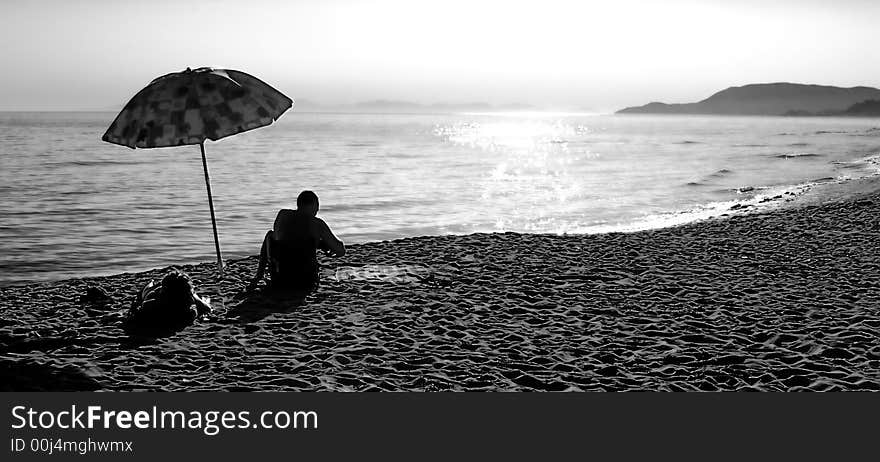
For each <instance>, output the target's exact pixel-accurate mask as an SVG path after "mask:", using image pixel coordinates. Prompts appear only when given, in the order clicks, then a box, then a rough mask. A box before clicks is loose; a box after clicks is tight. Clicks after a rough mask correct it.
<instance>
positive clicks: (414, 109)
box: [295, 99, 536, 113]
mask: <svg viewBox="0 0 880 462" xmlns="http://www.w3.org/2000/svg"><path fill="white" fill-rule="evenodd" d="M295 108H296V109H297V110H298V111H300V112H376V113H420V112H424V113H432V112H433V113H449V112H492V111H528V110H535V109H536V108H535V107H534V106H532V105H529V104H521V103H511V104H502V105H497V106H493V105H491V104H489V103H478V102H473V103H434V104H419V103H414V102H411V101H397V100H385V99H377V100H372V101H362V102H358V103H354V104H345V105H332V106H324V105H320V104H317V103H315V102H312V101H306V100H302V99H297V100H296V105H295Z"/></svg>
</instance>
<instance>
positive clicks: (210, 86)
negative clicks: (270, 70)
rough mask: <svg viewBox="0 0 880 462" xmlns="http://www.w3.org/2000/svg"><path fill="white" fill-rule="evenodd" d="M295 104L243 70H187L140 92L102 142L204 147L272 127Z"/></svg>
mask: <svg viewBox="0 0 880 462" xmlns="http://www.w3.org/2000/svg"><path fill="white" fill-rule="evenodd" d="M291 106H293V101H292V100H291V99H290V98H288V97H287V96H284V94H282V93H281V92H280V91H278V90H276V89H274V88H272V87H271V86H269V85H267V84H266V83H264V82H263V81H261V80H260V79H258V78H256V77H254V76H252V75H249V74H246V73H244V72H239V71H234V70H231V69H211V68H208V67H203V68H199V69H195V70H190V69H187V70H185V71H183V72H175V73H172V74H168V75H165V76H162V77H159V78H158V79H156V80H153V81H152V82H150V84H149V85H147V86H146V88H144V89H143V90H141V91H139V92H138V93H137V94H136V95H135V96H134V98H132V99H131V101H129V102H128V104H126V105H125V108H124V109H122V112H120V113H119V115H118V116H116V120H114V121H113V123H112V124H110V128H108V129H107V132H106V133H104V137H103V138H102V139H103V140H104V141H107V142H109V143H113V144H119V145H122V146H128V147H130V148H160V147H166V146H180V145H185V144H201V143H204V141H205V140H206V139H208V140H212V141H217V140H219V139H220V138H223V137H226V136H229V135H234V134H236V133H241V132H244V131H248V130H252V129H254V128H258V127H262V126H264V125H269V124H271V123H272V122H273V121H275V120H276V119H278V117H280V116H281V114H283V113H284V111H286V110H288V109H289V108H290V107H291Z"/></svg>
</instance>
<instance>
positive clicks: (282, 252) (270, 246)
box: [247, 191, 345, 291]
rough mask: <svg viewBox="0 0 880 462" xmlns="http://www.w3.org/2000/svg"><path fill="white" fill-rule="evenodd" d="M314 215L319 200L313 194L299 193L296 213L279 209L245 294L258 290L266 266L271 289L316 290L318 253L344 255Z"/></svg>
mask: <svg viewBox="0 0 880 462" xmlns="http://www.w3.org/2000/svg"><path fill="white" fill-rule="evenodd" d="M317 214H318V196H317V195H316V194H315V193H313V192H312V191H303V192H301V193H300V195H299V196H298V197H297V198H296V210H290V209H281V210H280V211H279V212H278V215H277V216H276V217H275V225H274V226H273V229H272V230H271V231H269V232H267V233H266V237H265V238H263V245H262V247H261V248H260V263H259V266H258V267H257V274H256V275H254V279H253V281H251V283H250V284H249V285H248V287H247V290H248V291H251V290H254V289H255V288H256V287H257V283H258V282H260V280H262V279H263V274H264V272H265V270H266V267H267V266H268V268H269V277H270V284H271V287H273V288H280V289H296V290H313V289H315V288H317V286H318V259H317V256H316V251H317V249H321V250H324V251H325V252H326V253H328V254H329V255H331V256H337V257H341V256H343V255H345V245H344V244H343V243H342V241H340V240H339V238H337V237H336V236H335V235H334V234H333V232H332V231H330V227H329V226H327V223H324V220H322V219H320V218H318V217H317V216H316V215H317Z"/></svg>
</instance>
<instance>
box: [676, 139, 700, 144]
mask: <svg viewBox="0 0 880 462" xmlns="http://www.w3.org/2000/svg"><path fill="white" fill-rule="evenodd" d="M672 144H703V143H702V142H700V141H691V140H684V141H676V142H675V143H672Z"/></svg>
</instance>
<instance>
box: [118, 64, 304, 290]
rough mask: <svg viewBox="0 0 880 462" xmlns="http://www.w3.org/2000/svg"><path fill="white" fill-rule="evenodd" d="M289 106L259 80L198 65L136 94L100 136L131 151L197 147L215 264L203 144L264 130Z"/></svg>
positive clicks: (213, 221)
mask: <svg viewBox="0 0 880 462" xmlns="http://www.w3.org/2000/svg"><path fill="white" fill-rule="evenodd" d="M292 106H293V100H292V99H290V98H288V97H287V96H285V95H284V94H282V93H281V92H280V91H278V90H276V89H274V88H272V87H271V86H269V85H268V84H266V83H265V82H263V81H261V80H260V79H258V78H256V77H254V76H252V75H249V74H246V73H244V72H241V71H235V70H232V69H212V68H209V67H202V68H198V69H190V68H187V69H186V70H185V71H183V72H174V73H171V74H167V75H163V76H162V77H159V78H157V79H155V80H153V81H152V82H150V84H149V85H147V86H146V87H144V89H143V90H141V91H139V92H138V93H137V94H136V95H134V97H133V98H132V99H131V101H129V102H128V104H126V105H125V107H124V108H123V109H122V112H120V113H119V115H117V116H116V119H115V120H114V121H113V123H112V124H110V128H108V129H107V132H106V133H104V136H103V138H102V140H104V141H106V142H108V143H113V144H118V145H122V146H127V147H129V148H132V149H135V148H162V147H170V146H182V145H188V144H198V145H199V147H200V148H201V151H202V166H203V167H204V170H205V186H206V187H207V189H208V206H209V207H210V208H211V225H212V226H213V227H214V246H215V247H216V249H217V265H218V267H219V269H220V271H221V273H222V271H223V259H222V257H221V256H220V239H219V238H218V237H217V220H216V219H215V218H214V200H213V198H212V197H211V180H210V177H209V176H208V160H207V158H206V157H205V140H211V141H217V140H219V139H221V138H224V137H227V136H230V135H235V134H236V133H241V132H245V131H248V130H253V129H254V128H259V127H263V126H266V125H269V124H271V123H272V122H274V121H275V120H277V119H278V118H279V117H280V116H281V114H283V113H284V111H286V110H288V109H289V108H290V107H292Z"/></svg>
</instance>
